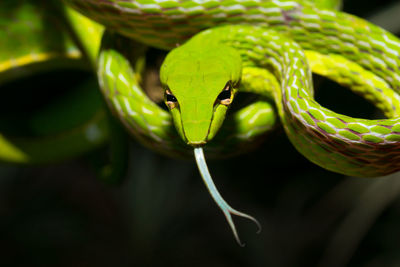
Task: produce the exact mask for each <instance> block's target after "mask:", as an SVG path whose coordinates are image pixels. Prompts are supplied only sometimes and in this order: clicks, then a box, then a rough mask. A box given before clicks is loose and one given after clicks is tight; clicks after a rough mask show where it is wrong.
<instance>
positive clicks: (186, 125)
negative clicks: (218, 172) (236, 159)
mask: <svg viewBox="0 0 400 267" xmlns="http://www.w3.org/2000/svg"><path fill="white" fill-rule="evenodd" d="M240 77H241V58H240V55H239V54H238V52H236V51H235V50H234V49H232V48H230V47H227V46H224V45H207V46H206V47H205V46H204V45H203V46H202V45H201V44H197V45H192V44H185V45H183V46H180V47H178V48H175V49H174V50H172V51H171V52H170V53H169V54H168V55H167V57H166V59H165V61H164V62H163V64H162V66H161V73H160V79H161V83H162V84H163V86H164V88H165V98H164V100H165V103H166V105H167V107H168V108H169V110H170V112H171V115H172V118H173V121H174V124H175V127H176V129H177V131H178V133H179V134H180V136H181V137H182V139H183V140H184V141H185V142H186V143H187V144H189V145H192V146H201V145H204V144H205V143H207V142H208V141H210V140H211V139H212V138H213V137H214V136H215V134H216V133H217V132H218V130H219V128H220V127H221V125H222V123H223V121H224V119H225V115H226V112H227V110H228V108H229V105H230V104H231V103H232V101H233V98H234V95H235V93H236V89H237V87H238V85H239V80H240Z"/></svg>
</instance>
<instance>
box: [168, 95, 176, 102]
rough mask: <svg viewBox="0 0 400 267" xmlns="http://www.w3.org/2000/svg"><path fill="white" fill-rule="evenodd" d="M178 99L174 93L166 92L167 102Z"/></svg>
mask: <svg viewBox="0 0 400 267" xmlns="http://www.w3.org/2000/svg"><path fill="white" fill-rule="evenodd" d="M177 101H178V100H177V99H176V97H175V96H174V95H170V94H167V102H177Z"/></svg>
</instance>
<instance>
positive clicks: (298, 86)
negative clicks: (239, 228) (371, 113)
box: [66, 0, 400, 176]
mask: <svg viewBox="0 0 400 267" xmlns="http://www.w3.org/2000/svg"><path fill="white" fill-rule="evenodd" d="M66 2H68V3H69V4H71V5H72V6H73V7H75V8H76V9H77V10H79V11H81V12H82V13H84V14H85V15H87V16H89V17H90V18H93V19H94V20H96V21H98V22H100V23H102V24H104V25H106V26H107V27H108V28H110V29H114V30H117V31H118V32H119V33H121V34H123V35H125V36H128V37H130V38H134V39H136V40H138V41H140V42H143V43H145V44H149V45H152V46H156V47H159V48H164V49H170V48H172V47H174V46H175V45H176V44H180V43H182V42H184V41H185V40H186V39H188V38H189V37H191V36H193V35H194V34H195V33H197V32H198V31H200V30H203V29H205V28H209V27H213V26H216V25H224V24H239V23H240V24H243V23H245V24H252V25H257V26H260V27H262V28H249V27H247V26H240V27H242V29H243V30H242V32H240V31H239V30H238V31H237V33H235V34H232V32H231V34H232V36H233V35H234V36H235V38H232V37H231V36H227V35H226V34H225V32H222V31H221V32H218V30H216V31H210V32H218V34H216V35H213V38H215V39H216V40H220V39H222V37H221V36H225V41H226V42H230V45H232V46H234V47H236V48H237V49H239V50H240V51H241V53H242V58H243V59H244V62H245V64H248V65H247V66H249V67H251V66H257V67H266V68H268V69H272V70H273V74H274V75H275V76H276V78H277V79H278V80H279V82H280V84H281V88H282V90H283V91H282V93H281V94H280V93H276V94H275V95H274V97H275V100H276V103H277V106H278V110H279V114H280V117H281V120H282V122H283V125H284V127H285V130H286V132H287V134H288V136H289V138H290V140H291V141H292V143H293V144H294V145H295V146H296V148H297V149H298V150H299V151H300V152H301V153H302V154H304V155H305V156H306V157H307V158H308V159H310V160H311V161H312V162H314V163H316V164H318V165H320V166H322V167H324V168H327V169H329V170H332V171H335V172H339V173H343V174H346V175H352V176H379V175H384V174H388V173H391V172H394V171H397V170H399V169H400V160H399V159H400V150H399V146H400V122H399V119H397V118H393V119H387V120H364V119H354V118H351V117H347V116H344V115H340V114H337V113H334V112H332V111H330V110H328V109H326V108H323V107H321V106H320V105H319V104H318V103H317V102H316V101H315V100H314V99H313V98H312V96H313V92H312V86H311V75H310V72H309V69H308V68H307V59H306V57H305V55H304V50H311V51H318V53H320V54H322V55H332V54H336V55H341V56H342V57H343V58H345V59H346V60H348V61H351V62H353V63H354V64H357V65H358V67H359V68H360V70H362V71H369V72H370V73H372V74H373V76H375V77H376V79H377V80H382V81H383V83H384V85H382V87H384V88H385V90H386V89H387V90H392V94H393V98H394V100H393V103H394V104H393V105H389V106H388V105H386V108H387V109H389V110H390V109H391V110H392V112H391V114H393V115H396V114H398V113H397V112H398V111H397V109H398V108H397V104H396V101H398V100H396V99H398V95H397V93H399V91H400V76H399V74H400V67H399V66H400V52H399V51H400V42H399V40H398V39H397V38H396V37H394V36H393V35H391V34H390V33H388V32H386V31H384V30H383V29H380V28H379V27H376V26H374V25H372V24H370V23H368V22H366V21H364V20H361V19H359V18H356V17H354V16H351V15H348V14H345V13H341V12H336V11H331V10H324V9H319V8H317V7H315V6H312V5H310V4H308V3H306V2H302V1H296V2H295V1H288V0H279V1H278V0H270V1H256V0H230V1H227V0H195V1H191V0H187V1H176V0H167V1H161V0H157V1H155V0H147V1H131V0H128V1H107V0H102V1H93V0H66ZM266 27H268V29H271V30H274V31H276V32H279V35H276V34H275V33H271V32H270V31H266V30H265V29H266ZM234 28H235V27H233V28H232V29H234ZM223 29H225V30H226V29H227V28H223ZM244 29H246V30H244ZM226 31H227V32H229V30H226ZM210 32H207V34H210ZM224 34H225V35H224ZM202 36H203V35H202ZM267 36H269V37H267ZM284 36H286V37H288V38H290V39H287V38H285V37H284ZM196 38H197V37H196ZM198 38H200V37H198ZM292 40H294V41H295V42H293V41H292ZM245 66H246V65H245ZM354 75H355V76H357V73H354ZM378 83H379V82H378ZM353 87H355V86H353ZM363 88H365V87H363ZM360 90H361V91H360V93H361V94H365V95H368V94H369V95H370V94H371V90H375V91H378V92H380V91H382V92H383V91H384V90H382V88H379V87H376V88H374V86H372V87H371V88H369V89H368V88H365V89H360ZM375 95H376V93H375ZM372 101H374V100H372ZM386 102H387V103H390V101H386ZM388 113H389V114H390V112H388Z"/></svg>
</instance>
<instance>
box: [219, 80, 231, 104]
mask: <svg viewBox="0 0 400 267" xmlns="http://www.w3.org/2000/svg"><path fill="white" fill-rule="evenodd" d="M217 99H218V100H219V103H220V104H222V105H226V106H228V105H230V104H231V103H232V90H231V83H230V82H228V83H227V84H226V85H225V88H224V90H222V92H221V93H220V94H219V95H218V97H217Z"/></svg>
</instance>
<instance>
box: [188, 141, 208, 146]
mask: <svg viewBox="0 0 400 267" xmlns="http://www.w3.org/2000/svg"><path fill="white" fill-rule="evenodd" d="M206 143H207V141H187V144H188V145H190V146H193V147H200V146H203V145H205V144H206Z"/></svg>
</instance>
